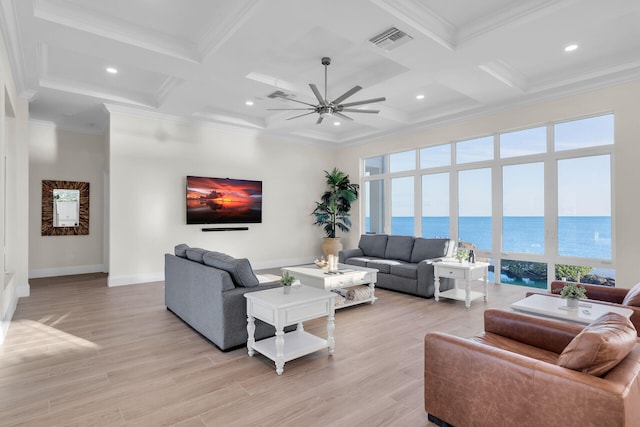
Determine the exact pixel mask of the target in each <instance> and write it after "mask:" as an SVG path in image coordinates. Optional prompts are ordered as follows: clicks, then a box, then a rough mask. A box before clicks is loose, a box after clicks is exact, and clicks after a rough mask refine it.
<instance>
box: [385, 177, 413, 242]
mask: <svg viewBox="0 0 640 427" xmlns="http://www.w3.org/2000/svg"><path fill="white" fill-rule="evenodd" d="M414 212H415V211H414V200H413V177H412V176H405V177H402V178H393V179H392V180H391V234H399V235H402V236H413V228H414V227H413V218H414Z"/></svg>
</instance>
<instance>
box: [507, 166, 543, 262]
mask: <svg viewBox="0 0 640 427" xmlns="http://www.w3.org/2000/svg"><path fill="white" fill-rule="evenodd" d="M502 250H503V251H504V252H521V253H529V254H542V253H544V164H543V163H525V164H521V165H512V166H505V167H504V168H503V169H502Z"/></svg>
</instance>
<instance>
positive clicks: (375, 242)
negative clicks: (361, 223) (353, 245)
mask: <svg viewBox="0 0 640 427" xmlns="http://www.w3.org/2000/svg"><path fill="white" fill-rule="evenodd" d="M358 247H359V248H360V250H362V253H363V254H364V255H367V256H374V257H377V258H384V251H385V248H386V247H387V235H386V234H363V235H362V236H360V242H359V243H358Z"/></svg>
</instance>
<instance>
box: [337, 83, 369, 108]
mask: <svg viewBox="0 0 640 427" xmlns="http://www.w3.org/2000/svg"><path fill="white" fill-rule="evenodd" d="M360 89H362V87H361V86H354V87H352V88H351V89H349V90H348V91H346V92H345V93H343V94H342V95H340V96H339V97H337V98H336V99H334V100H333V101H332V102H331V103H332V104H336V105H337V104H340V103H341V102H342V101H344V100H345V99H347V98H348V97H350V96H351V95H353V94H354V93H356V92H358V91H359V90H360Z"/></svg>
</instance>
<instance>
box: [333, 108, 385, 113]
mask: <svg viewBox="0 0 640 427" xmlns="http://www.w3.org/2000/svg"><path fill="white" fill-rule="evenodd" d="M340 111H346V112H347V113H379V112H380V110H359V109H357V108H343V109H342V110H340Z"/></svg>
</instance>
